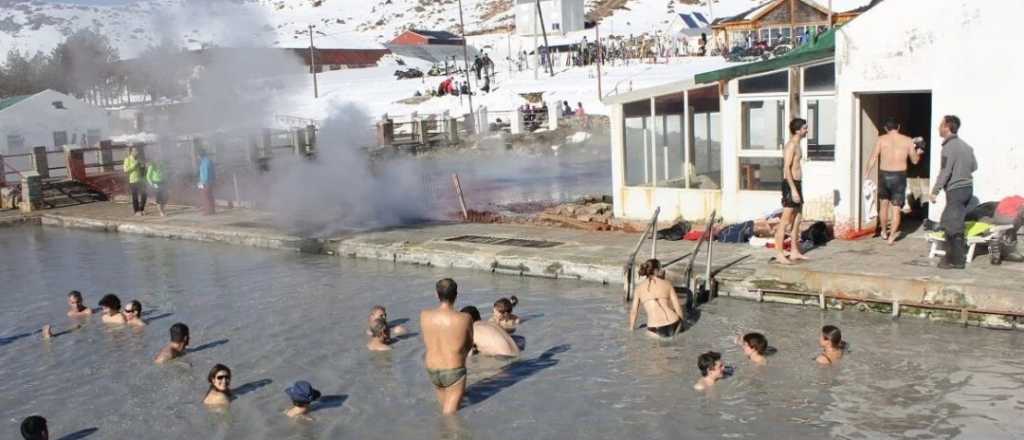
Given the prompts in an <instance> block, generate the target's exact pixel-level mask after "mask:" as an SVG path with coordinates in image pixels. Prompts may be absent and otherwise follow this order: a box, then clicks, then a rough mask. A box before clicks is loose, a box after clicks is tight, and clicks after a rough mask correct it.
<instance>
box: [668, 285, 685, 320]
mask: <svg viewBox="0 0 1024 440" xmlns="http://www.w3.org/2000/svg"><path fill="white" fill-rule="evenodd" d="M668 298H669V301H672V310H675V311H676V316H678V317H679V319H680V320H682V319H683V318H684V316H683V307H682V306H681V305H680V304H679V295H678V294H676V292H675V289H673V290H672V293H671V294H670V295H669V296H668Z"/></svg>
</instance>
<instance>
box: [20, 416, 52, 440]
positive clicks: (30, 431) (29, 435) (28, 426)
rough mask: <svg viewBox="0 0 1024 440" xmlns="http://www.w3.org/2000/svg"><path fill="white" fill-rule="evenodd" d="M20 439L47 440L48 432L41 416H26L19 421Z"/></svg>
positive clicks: (44, 420)
mask: <svg viewBox="0 0 1024 440" xmlns="http://www.w3.org/2000/svg"><path fill="white" fill-rule="evenodd" d="M21 437H22V438H23V439H25V440H48V439H49V438H50V431H49V429H48V428H47V427H46V419H44V418H43V416H28V417H25V420H22V421H21Z"/></svg>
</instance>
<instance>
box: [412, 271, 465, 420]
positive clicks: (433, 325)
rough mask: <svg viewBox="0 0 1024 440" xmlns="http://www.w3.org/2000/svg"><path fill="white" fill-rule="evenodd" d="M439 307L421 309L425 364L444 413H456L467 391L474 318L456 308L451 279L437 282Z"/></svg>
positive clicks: (454, 288)
mask: <svg viewBox="0 0 1024 440" xmlns="http://www.w3.org/2000/svg"><path fill="white" fill-rule="evenodd" d="M436 290H437V299H438V300H439V301H440V302H441V304H440V305H438V306H437V308H436V309H429V310H424V311H422V312H420V326H421V328H422V330H423V345H425V346H426V348H427V353H426V356H425V359H424V364H426V367H427V375H428V376H429V377H430V382H431V383H432V384H434V391H435V392H436V393H437V401H438V402H439V403H440V404H441V413H442V414H445V415H451V414H455V413H456V412H457V411H458V410H459V402H460V401H461V400H462V395H463V394H464V393H465V392H466V356H468V355H469V351H470V349H471V348H472V347H473V321H472V318H470V316H469V315H467V314H465V313H459V312H457V311H455V298H456V297H457V296H458V294H459V292H458V285H457V284H455V281H454V280H452V279H451V278H445V279H443V280H441V281H438V282H437V286H436Z"/></svg>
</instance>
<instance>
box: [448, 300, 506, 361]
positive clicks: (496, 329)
mask: <svg viewBox="0 0 1024 440" xmlns="http://www.w3.org/2000/svg"><path fill="white" fill-rule="evenodd" d="M460 311H461V312H462V313H465V314H467V315H469V316H470V317H471V318H473V347H474V348H476V351H477V352H479V353H480V354H483V355H487V356H509V357H517V356H519V347H518V346H517V345H516V341H513V340H512V337H511V336H509V335H508V332H507V331H505V329H504V328H502V327H501V326H500V325H498V323H496V322H492V321H482V320H480V310H477V308H476V307H473V306H466V307H463V308H462V310H460Z"/></svg>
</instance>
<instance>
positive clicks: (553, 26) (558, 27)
mask: <svg viewBox="0 0 1024 440" xmlns="http://www.w3.org/2000/svg"><path fill="white" fill-rule="evenodd" d="M551 30H553V31H558V30H562V25H561V24H559V23H551Z"/></svg>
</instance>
